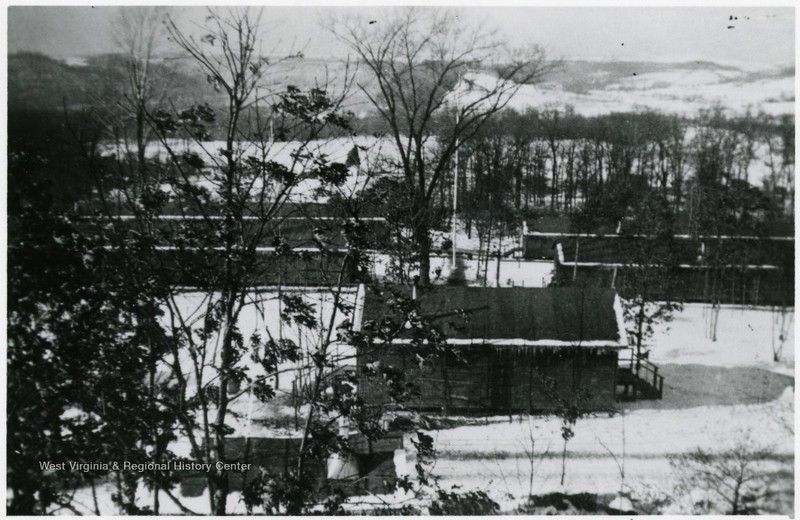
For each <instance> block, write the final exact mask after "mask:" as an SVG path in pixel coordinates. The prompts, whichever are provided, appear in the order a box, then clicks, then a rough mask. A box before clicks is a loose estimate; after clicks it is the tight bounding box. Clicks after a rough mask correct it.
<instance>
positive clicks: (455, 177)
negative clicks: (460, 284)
mask: <svg viewBox="0 0 800 520" xmlns="http://www.w3.org/2000/svg"><path fill="white" fill-rule="evenodd" d="M460 89H461V71H459V72H458V82H457V83H456V127H455V132H456V153H455V169H454V170H453V264H452V268H451V269H452V270H453V271H455V269H456V218H457V214H456V208H457V207H458V118H459V115H460V111H461V103H460V100H459V97H458V94H459V92H460Z"/></svg>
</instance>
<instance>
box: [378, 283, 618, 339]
mask: <svg viewBox="0 0 800 520" xmlns="http://www.w3.org/2000/svg"><path fill="white" fill-rule="evenodd" d="M615 297H616V292H615V291H614V290H613V289H599V288H586V289H580V288H571V287H570V288H522V287H503V288H487V287H450V286H437V287H434V288H433V289H432V290H430V291H421V292H420V296H419V300H420V305H421V310H422V313H423V314H425V315H426V316H428V317H432V318H435V319H436V322H438V323H439V325H440V326H441V328H442V330H443V331H444V332H445V333H446V334H447V336H448V338H450V339H455V340H473V341H475V342H477V343H480V342H481V340H487V341H491V340H495V341H503V340H505V341H508V340H522V341H524V342H533V341H535V342H537V343H536V344H541V345H547V344H548V343H549V344H553V345H559V344H562V343H564V342H569V343H571V344H578V345H580V344H583V345H585V346H587V347H588V346H593V345H594V346H602V345H598V343H601V342H602V343H605V344H606V345H605V346H611V345H608V343H611V342H618V341H620V337H619V336H620V331H619V326H618V323H617V312H616V310H615V308H614V302H615ZM384 298H385V296H384V297H383V298H382V297H379V296H377V295H376V294H375V293H374V291H373V290H372V289H370V290H368V291H367V296H366V300H365V305H364V317H363V319H364V321H370V320H376V321H377V320H380V319H381V318H382V317H383V315H384V313H385V312H386V306H385V304H384ZM458 309H461V310H464V311H468V318H467V320H464V319H462V318H460V317H459V315H458V313H457V312H455V311H456V310H458ZM450 323H453V324H455V325H456V327H452V326H451V325H450ZM459 329H460V330H459ZM505 341H504V342H505ZM522 341H521V342H520V343H522ZM528 344H530V343H528Z"/></svg>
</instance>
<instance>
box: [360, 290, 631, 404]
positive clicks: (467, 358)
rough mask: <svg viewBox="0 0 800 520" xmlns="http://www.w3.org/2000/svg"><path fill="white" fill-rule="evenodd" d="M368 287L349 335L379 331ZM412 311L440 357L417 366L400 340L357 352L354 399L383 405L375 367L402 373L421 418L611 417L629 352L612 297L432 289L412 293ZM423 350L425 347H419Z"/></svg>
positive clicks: (377, 308)
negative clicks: (622, 358) (431, 330)
mask: <svg viewBox="0 0 800 520" xmlns="http://www.w3.org/2000/svg"><path fill="white" fill-rule="evenodd" d="M374 291H375V289H372V288H370V289H367V291H366V296H365V297H364V300H363V301H364V303H363V312H359V313H357V319H356V323H355V326H356V328H359V327H361V326H362V325H363V324H364V323H367V322H370V321H372V322H375V323H379V322H380V321H381V320H382V319H383V318H384V317H385V316H386V315H387V313H388V308H387V306H386V303H385V300H386V299H385V297H382V296H378V295H376V294H375V292H374ZM418 301H419V312H420V314H421V315H422V316H423V317H425V318H427V319H429V320H430V321H431V323H433V324H434V325H435V326H436V327H438V328H440V329H441V330H442V332H443V333H444V334H445V335H446V337H447V340H446V344H445V347H444V349H443V350H444V354H442V355H439V356H436V357H434V358H428V359H425V356H420V355H419V354H420V352H418V350H419V348H420V347H414V346H412V343H411V342H410V341H409V340H408V338H404V337H403V336H402V335H400V336H399V337H397V338H395V339H394V340H393V341H392V342H391V343H388V344H382V345H376V346H371V347H369V348H367V347H364V348H362V349H361V351H359V352H358V355H357V360H358V368H359V370H358V374H359V393H360V394H361V396H362V398H363V399H364V400H365V402H366V403H367V404H368V405H371V406H375V407H381V406H382V407H391V406H392V402H391V399H390V397H389V395H388V392H387V391H386V389H385V385H384V384H382V381H379V380H378V379H377V378H376V377H375V376H372V375H367V374H368V373H369V372H370V371H369V370H367V367H370V366H374V364H375V363H380V364H383V365H391V366H393V367H395V368H397V369H399V370H402V371H403V373H404V374H405V375H406V379H407V380H409V381H413V382H414V383H415V385H416V388H417V393H416V395H415V396H414V397H412V399H411V400H410V401H407V402H405V403H404V404H405V406H406V407H409V408H412V409H415V410H419V411H442V412H444V413H479V414H504V413H521V412H528V413H530V412H539V411H552V410H554V409H558V408H561V407H564V406H577V407H578V408H580V409H582V410H598V411H599V410H613V409H614V408H615V394H616V385H617V365H618V355H619V351H620V350H621V349H623V348H627V337H626V333H625V327H624V323H623V316H622V305H621V303H620V301H619V298H618V297H617V294H616V292H615V291H614V290H613V289H600V288H594V289H593V288H586V289H582V288H515V287H508V288H485V287H450V286H439V287H434V288H432V289H430V290H426V291H424V292H423V291H420V293H419V296H418ZM423 348H424V347H423Z"/></svg>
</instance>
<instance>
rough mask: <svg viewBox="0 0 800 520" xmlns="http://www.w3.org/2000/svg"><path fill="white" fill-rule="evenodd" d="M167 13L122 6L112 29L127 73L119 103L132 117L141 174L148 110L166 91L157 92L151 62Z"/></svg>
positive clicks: (149, 7) (161, 39) (157, 46)
mask: <svg viewBox="0 0 800 520" xmlns="http://www.w3.org/2000/svg"><path fill="white" fill-rule="evenodd" d="M168 15H169V11H168V9H167V8H165V7H159V6H146V7H144V6H143V7H123V8H120V10H119V12H118V14H117V19H116V20H115V23H114V31H113V33H112V37H113V39H114V43H115V45H116V46H117V48H118V49H119V50H120V51H121V52H122V54H123V56H124V59H125V70H126V76H127V77H126V80H127V85H126V88H125V90H124V92H125V93H124V96H123V97H122V98H121V99H120V100H119V102H118V104H119V107H120V108H121V109H122V110H123V111H124V112H125V113H127V114H129V115H130V116H131V117H132V118H133V120H134V125H135V126H134V128H135V144H136V159H137V161H136V164H137V168H138V170H139V173H140V175H144V172H145V168H146V164H145V163H146V161H145V152H146V148H147V141H148V138H149V129H150V127H149V125H148V123H147V113H148V111H152V110H153V109H154V107H153V106H152V105H153V103H154V102H156V103H157V102H158V101H161V100H163V97H164V94H165V93H164V92H161V93H159V92H156V80H155V79H154V77H153V76H154V74H153V70H152V66H153V58H154V53H155V52H156V51H157V50H158V48H159V45H160V44H161V43H162V42H163V40H164V38H165V37H166V35H167V31H166V26H165V24H164V22H165V20H166V18H167V16H168ZM160 72H161V73H163V72H164V71H163V70H162V71H160ZM157 97H158V98H159V99H158V100H156V98H157Z"/></svg>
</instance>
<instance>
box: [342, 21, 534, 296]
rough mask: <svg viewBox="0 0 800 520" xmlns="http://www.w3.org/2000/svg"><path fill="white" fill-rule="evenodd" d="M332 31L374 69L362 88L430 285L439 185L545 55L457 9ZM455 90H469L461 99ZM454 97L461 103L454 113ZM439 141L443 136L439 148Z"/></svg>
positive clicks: (423, 281) (347, 23)
mask: <svg viewBox="0 0 800 520" xmlns="http://www.w3.org/2000/svg"><path fill="white" fill-rule="evenodd" d="M329 29H330V30H331V31H332V32H333V34H334V35H335V36H336V37H337V38H338V39H339V40H340V41H341V42H343V43H344V44H345V45H347V46H348V47H349V48H350V49H351V50H352V51H353V52H354V53H355V55H356V56H357V58H358V60H359V61H360V63H361V64H363V65H364V66H365V67H366V68H367V70H368V71H369V73H370V76H371V78H370V79H371V80H372V81H370V82H366V81H365V82H362V83H359V87H360V88H361V90H362V91H363V92H364V93H365V94H366V96H367V97H368V99H369V101H370V102H371V104H372V105H373V107H374V108H375V110H377V112H378V113H379V114H380V117H381V118H382V119H383V120H384V121H385V122H386V123H387V126H388V127H389V137H390V139H391V140H392V141H393V142H394V144H395V146H396V148H397V152H398V156H399V165H398V169H399V170H400V171H401V172H402V175H403V178H404V180H405V185H406V189H407V191H408V195H409V198H410V199H411V202H412V211H411V215H412V217H411V222H409V223H408V225H409V227H410V228H411V230H412V232H413V235H414V240H415V242H416V245H417V248H418V254H419V266H420V283H421V284H428V283H429V280H430V258H429V253H430V249H431V236H430V230H431V212H430V203H431V199H432V198H433V196H434V194H435V190H436V188H437V185H438V183H439V182H441V181H442V178H443V177H444V176H445V175H446V173H447V172H448V171H449V169H450V164H451V162H452V159H453V156H454V155H455V153H456V150H458V149H459V148H460V147H461V145H462V143H463V142H464V141H465V140H466V139H468V138H469V137H471V136H472V135H474V134H475V132H477V130H478V129H479V128H480V127H481V126H482V125H483V124H484V123H485V122H486V120H487V119H488V118H489V117H491V116H492V115H493V114H495V113H497V112H498V111H500V110H501V109H502V108H503V107H505V106H506V105H507V104H508V102H509V101H510V100H511V98H512V97H513V96H514V94H516V93H517V92H518V91H519V89H520V88H521V87H522V86H523V85H525V84H529V83H532V82H534V81H535V80H536V79H537V78H539V77H540V76H541V75H542V74H543V73H544V72H545V70H546V69H547V66H546V64H545V61H544V53H543V51H542V50H541V49H540V48H539V47H535V46H532V47H530V48H527V49H511V48H509V46H508V45H507V44H506V43H505V42H503V41H502V40H500V39H498V38H497V37H496V36H495V34H494V33H493V32H492V31H489V30H487V29H485V28H484V27H483V26H480V25H478V26H467V25H466V24H464V23H463V22H462V21H460V19H459V17H458V13H457V12H456V11H451V10H442V9H419V8H408V9H403V10H398V11H393V12H392V13H391V14H390V15H389V16H387V17H386V18H383V19H381V20H378V21H376V22H375V23H372V22H371V21H369V20H367V19H366V18H363V17H359V18H348V19H335V20H332V21H330V23H329ZM462 84H464V85H462ZM454 89H458V90H459V91H461V90H462V89H464V90H467V91H468V92H458V94H457V95H455V96H454V95H453V91H454ZM461 94H463V95H461ZM455 98H458V99H455ZM448 101H452V102H453V103H452V104H451V105H450V107H452V106H453V105H457V106H456V108H455V109H452V108H451V109H450V110H447V107H448ZM456 101H457V102H456ZM453 110H454V111H455V114H454V113H453ZM442 117H450V118H452V119H453V121H454V123H452V126H451V131H450V132H449V133H447V134H445V135H442V134H441V133H439V134H438V137H436V138H435V137H434V136H435V135H436V134H437V132H436V130H437V129H438V127H439V123H440V119H441V118H442ZM434 140H438V141H439V142H438V143H437V144H438V146H436V149H437V151H436V152H434V151H433V149H432V148H433V147H432V146H431V145H432V144H434Z"/></svg>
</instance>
